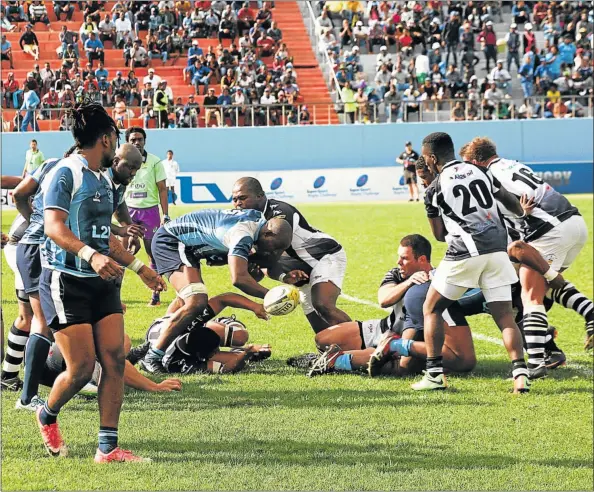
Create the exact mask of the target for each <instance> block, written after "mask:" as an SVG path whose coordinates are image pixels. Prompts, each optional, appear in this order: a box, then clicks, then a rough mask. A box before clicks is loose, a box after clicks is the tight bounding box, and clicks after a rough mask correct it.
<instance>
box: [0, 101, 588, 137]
mask: <svg viewBox="0 0 594 492" xmlns="http://www.w3.org/2000/svg"><path fill="white" fill-rule="evenodd" d="M561 100H562V101H563V103H564V105H565V107H566V108H567V112H566V113H565V114H564V115H563V116H562V117H563V118H585V117H588V118H592V117H594V98H593V97H592V96H590V97H583V96H565V97H561ZM458 103H460V105H461V106H462V107H463V109H464V111H463V118H462V119H461V120H460V121H482V120H511V119H547V118H555V115H554V114H553V108H551V103H550V101H548V99H547V98H546V97H533V98H532V103H531V108H532V112H531V114H526V113H525V112H523V111H520V107H518V106H517V103H514V102H513V101H511V100H505V101H503V102H500V103H498V104H495V105H492V106H489V105H487V104H485V102H484V101H481V102H476V103H475V105H474V106H472V105H471V104H470V102H469V101H468V100H465V99H443V100H439V101H437V100H429V101H402V102H400V103H399V104H396V106H397V109H394V110H393V109H392V105H390V104H385V103H384V102H378V103H350V104H348V103H347V104H345V103H342V102H336V103H332V104H329V103H314V104H307V105H305V104H299V103H295V104H252V105H245V106H242V107H238V106H201V107H200V112H199V113H198V114H186V115H185V119H184V120H183V122H182V121H180V117H179V114H176V113H175V112H174V111H171V112H170V113H169V118H168V122H167V126H166V127H167V128H199V127H204V126H214V125H213V123H216V122H217V116H216V113H217V112H218V113H219V117H220V120H221V123H222V126H227V127H252V126H260V127H263V126H292V125H327V124H328V122H329V121H330V115H331V114H332V112H334V111H336V112H338V113H339V115H340V124H368V123H401V122H436V121H442V122H445V121H455V120H454V119H453V118H452V116H451V113H452V109H453V108H455V107H456V105H457V104H458ZM303 108H305V110H303ZM128 110H129V111H128V113H127V114H126V115H125V116H124V117H122V118H120V121H119V124H120V126H121V127H122V128H128V127H130V126H134V125H138V124H139V123H142V125H143V126H144V127H145V128H160V127H161V123H162V122H161V121H160V115H159V113H158V112H152V113H150V114H148V115H147V114H146V113H141V114H139V113H140V112H141V108H139V107H129V108H128ZM108 111H109V110H108ZM130 111H131V112H130ZM19 113H20V114H21V115H24V113H25V112H17V113H16V114H17V115H18V114H19ZM132 113H133V114H132ZM67 114H68V110H67V109H64V108H56V109H50V108H44V109H40V110H37V111H35V118H36V119H38V120H39V122H40V123H41V122H43V123H41V125H40V126H41V127H42V129H43V130H69V127H68V117H67ZM137 115H138V116H137ZM15 119H16V117H15ZM15 119H13V120H12V121H10V120H5V119H4V115H3V119H2V131H3V132H20V131H21V125H20V123H21V122H22V117H21V119H20V120H19V125H16V122H15ZM206 120H208V121H206ZM116 121H117V120H116ZM60 126H61V127H62V128H60ZM30 128H31V125H29V129H30Z"/></svg>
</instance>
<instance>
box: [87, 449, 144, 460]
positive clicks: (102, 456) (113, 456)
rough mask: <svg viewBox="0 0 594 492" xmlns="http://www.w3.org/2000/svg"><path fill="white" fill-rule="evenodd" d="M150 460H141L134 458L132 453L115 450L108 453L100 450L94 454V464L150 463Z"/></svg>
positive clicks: (137, 457)
mask: <svg viewBox="0 0 594 492" xmlns="http://www.w3.org/2000/svg"><path fill="white" fill-rule="evenodd" d="M151 461H152V460H151V459H150V458H141V457H140V456H136V455H135V454H134V453H132V451H126V450H125V449H121V448H115V449H114V450H113V451H111V452H110V453H104V452H103V451H101V450H100V449H98V450H97V452H96V453H95V463H123V462H127V463H150V462H151Z"/></svg>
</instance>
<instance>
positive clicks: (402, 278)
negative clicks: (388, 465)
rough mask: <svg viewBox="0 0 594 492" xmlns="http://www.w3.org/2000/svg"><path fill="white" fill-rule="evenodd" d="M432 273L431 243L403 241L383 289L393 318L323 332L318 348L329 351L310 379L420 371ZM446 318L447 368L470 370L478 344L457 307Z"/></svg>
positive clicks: (381, 297)
mask: <svg viewBox="0 0 594 492" xmlns="http://www.w3.org/2000/svg"><path fill="white" fill-rule="evenodd" d="M432 271H433V267H432V266H431V243H430V242H429V241H428V240H427V239H426V238H424V237H423V236H421V235H419V234H412V235H410V236H405V237H404V238H402V240H401V241H400V245H399V247H398V267H397V268H393V269H392V270H390V271H389V272H388V273H387V275H386V276H385V277H384V280H383V282H382V284H381V286H380V289H379V291H378V301H379V303H380V306H382V307H391V308H392V312H391V313H390V315H389V316H388V317H386V318H384V319H381V320H370V321H363V322H349V323H342V324H340V325H337V326H334V327H331V328H328V329H326V330H324V331H322V332H320V333H318V334H317V335H316V344H317V345H318V348H319V349H320V350H325V352H324V353H323V354H322V355H321V356H320V357H319V358H318V359H317V361H316V362H315V363H314V364H313V365H312V368H311V370H310V372H309V376H317V375H320V374H326V373H329V372H333V371H353V370H358V369H361V368H364V369H367V368H368V365H369V371H370V375H372V376H376V375H378V374H380V373H385V374H391V375H394V376H404V375H407V374H417V373H420V371H421V369H422V367H423V365H424V360H425V359H426V356H427V352H426V348H425V343H424V341H423V310H422V306H423V302H424V301H425V297H426V295H427V291H428V289H429V285H430V283H429V279H430V274H431V272H432ZM444 320H445V321H444V323H445V326H444V329H445V341H444V345H443V349H442V350H443V357H444V367H445V368H446V369H447V370H449V371H456V372H468V371H471V370H472V369H473V368H474V366H475V365H476V356H475V353H474V345H473V343H472V336H471V333H470V328H469V327H468V323H467V322H466V320H465V318H464V316H463V315H462V313H461V312H460V308H459V306H458V305H457V303H454V304H453V305H452V306H450V307H449V308H448V310H447V311H445V312H444ZM375 347H377V351H374V348H375ZM387 347H388V348H390V349H391V350H390V351H388V349H387ZM374 353H375V354H376V356H375V357H374V358H372V359H371V360H370V357H371V356H372V354H374ZM388 362H390V363H389V364H388Z"/></svg>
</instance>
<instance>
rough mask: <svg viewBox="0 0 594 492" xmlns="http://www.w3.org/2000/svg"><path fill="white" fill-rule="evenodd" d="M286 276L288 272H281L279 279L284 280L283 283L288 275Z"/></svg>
mask: <svg viewBox="0 0 594 492" xmlns="http://www.w3.org/2000/svg"><path fill="white" fill-rule="evenodd" d="M286 276H287V274H286V273H281V274H280V275H279V276H278V281H279V282H283V283H284V281H285V277H286Z"/></svg>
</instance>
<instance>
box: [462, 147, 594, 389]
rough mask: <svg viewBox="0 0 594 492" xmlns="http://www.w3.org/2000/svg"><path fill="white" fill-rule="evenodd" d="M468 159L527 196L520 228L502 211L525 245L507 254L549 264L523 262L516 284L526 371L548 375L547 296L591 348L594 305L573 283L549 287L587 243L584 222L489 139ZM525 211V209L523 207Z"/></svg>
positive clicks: (470, 151)
mask: <svg viewBox="0 0 594 492" xmlns="http://www.w3.org/2000/svg"><path fill="white" fill-rule="evenodd" d="M467 155H468V156H469V158H470V159H471V160H472V161H473V162H474V163H476V164H477V165H479V166H484V167H487V168H488V169H489V171H490V172H491V173H492V174H493V176H495V177H496V178H497V179H498V180H499V181H500V182H501V183H502V184H503V185H504V186H505V187H506V189H507V190H509V191H510V192H511V193H513V194H514V195H516V196H522V195H526V196H528V197H529V198H530V200H531V201H532V204H530V208H529V210H530V211H531V213H530V215H528V216H526V217H525V218H524V219H523V220H522V221H520V223H519V224H518V222H519V221H518V217H516V216H515V215H514V214H513V212H511V211H509V210H504V214H505V215H506V216H507V218H508V222H510V223H511V224H514V225H516V229H519V228H521V232H522V235H523V237H524V241H518V242H515V243H512V244H510V246H509V248H508V250H509V251H510V255H518V252H522V251H524V250H526V248H527V247H532V248H534V249H536V250H537V251H538V252H539V253H540V255H542V257H543V258H544V259H545V260H547V262H548V264H549V265H548V266H549V269H548V271H546V272H545V273H544V275H541V273H540V272H539V271H538V270H537V269H534V268H532V267H531V265H528V264H525V263H522V264H521V265H520V281H521V284H522V303H523V305H524V317H523V326H524V333H525V337H526V344H527V352H528V367H529V369H530V371H531V375H532V377H533V378H538V377H544V376H545V375H546V361H545V343H546V340H545V337H546V333H547V329H548V326H549V324H548V319H547V314H546V308H545V296H547V292H548V291H549V287H552V291H549V297H550V298H552V299H554V300H555V301H557V302H558V303H560V304H562V305H563V306H564V307H566V308H569V309H573V310H574V311H576V312H577V313H578V314H580V315H581V316H582V317H583V318H584V320H585V323H586V343H585V348H586V349H589V348H592V344H593V343H594V304H593V303H592V301H591V300H590V299H588V298H587V297H586V296H584V295H583V294H582V293H580V292H579V291H578V290H577V289H576V288H575V286H574V285H573V284H571V283H565V284H564V285H562V286H557V285H554V284H553V283H552V280H553V279H555V278H556V277H557V275H558V272H563V271H565V270H566V269H567V268H569V267H570V266H571V264H572V263H573V262H574V261H575V259H576V258H577V256H578V254H579V252H580V251H581V250H582V248H583V246H584V244H585V243H586V241H587V237H588V230H587V226H586V222H585V220H584V219H583V217H582V216H581V214H580V213H579V210H578V209H577V208H576V207H574V206H573V205H572V204H571V203H570V202H569V201H568V200H567V199H566V198H565V197H564V196H563V195H561V194H560V193H558V192H557V191H555V190H554V189H553V188H552V187H551V186H550V185H548V184H546V183H544V182H543V181H542V180H541V179H540V178H539V177H538V176H536V175H535V174H534V173H533V172H532V170H531V169H530V168H529V167H528V166H525V165H524V164H521V163H519V162H517V161H512V160H508V159H503V158H500V157H499V156H498V155H497V148H496V146H495V144H494V143H493V142H492V141H491V140H489V139H488V138H482V137H480V138H475V139H474V140H473V141H472V142H471V143H470V148H469V149H468V152H467ZM525 209H526V208H525Z"/></svg>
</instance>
